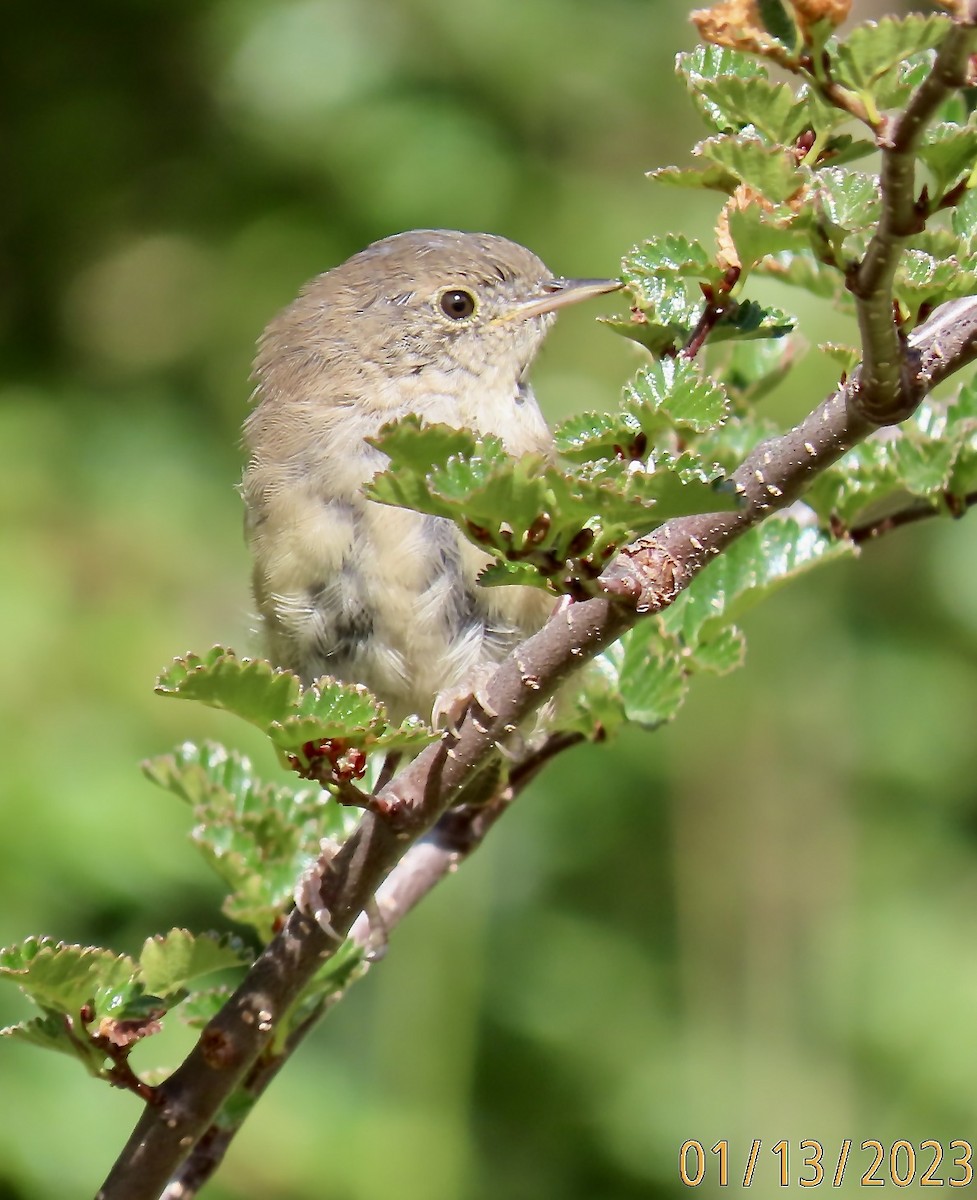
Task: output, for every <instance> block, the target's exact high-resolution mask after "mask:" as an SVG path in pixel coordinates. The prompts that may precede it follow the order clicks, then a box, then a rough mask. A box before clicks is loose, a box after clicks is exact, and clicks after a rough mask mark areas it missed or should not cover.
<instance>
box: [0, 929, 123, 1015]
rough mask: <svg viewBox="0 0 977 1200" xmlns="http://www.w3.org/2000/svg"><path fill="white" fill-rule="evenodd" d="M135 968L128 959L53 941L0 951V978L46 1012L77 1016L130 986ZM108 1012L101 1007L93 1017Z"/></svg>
mask: <svg viewBox="0 0 977 1200" xmlns="http://www.w3.org/2000/svg"><path fill="white" fill-rule="evenodd" d="M135 972H136V964H135V963H134V962H133V960H132V959H131V958H129V956H128V955H125V954H114V953H113V952H112V951H111V950H103V949H101V948H100V947H98V946H69V945H66V944H65V943H64V942H55V941H54V940H53V939H52V938H28V939H27V940H26V941H24V942H21V943H20V944H19V945H16V946H10V947H7V948H6V949H4V950H0V976H6V977H7V978H8V979H11V980H13V981H14V982H15V983H17V984H18V986H19V987H20V988H21V990H22V991H23V992H25V993H26V994H27V995H28V996H29V997H30V998H31V999H32V1000H33V1001H34V1003H35V1004H37V1005H38V1006H39V1007H41V1008H44V1009H54V1010H56V1011H59V1012H67V1013H78V1012H79V1011H80V1010H81V1009H82V1008H84V1007H85V1006H86V1005H91V1004H93V1003H94V1002H95V999H96V993H102V994H103V995H104V996H105V999H106V1004H107V1003H108V1002H109V998H110V997H111V995H112V994H113V993H115V992H116V991H118V990H119V989H122V988H124V987H125V986H126V985H128V984H129V983H130V981H131V980H132V978H133V976H134V974H135ZM105 1011H106V1005H105V1004H103V1006H102V1007H101V1009H100V1010H96V1015H102V1013H104V1012H105Z"/></svg>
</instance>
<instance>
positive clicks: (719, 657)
mask: <svg viewBox="0 0 977 1200" xmlns="http://www.w3.org/2000/svg"><path fill="white" fill-rule="evenodd" d="M745 659H746V638H745V637H744V636H743V632H742V630H740V629H738V628H737V627H736V626H735V625H726V626H725V627H724V628H722V629H719V630H717V631H716V632H715V633H714V634H713V635H712V636H711V637H709V638H707V639H706V640H704V641H700V642H699V643H698V644H697V645H696V647H695V649H694V650H693V651H692V652H691V654H690V655H689V658H688V660H687V661H688V662H689V664H690V665H691V666H693V667H695V668H696V669H697V670H700V671H708V672H709V673H710V674H711V675H728V674H729V673H730V672H731V671H735V670H737V669H738V668H739V667H741V666H742V665H743V663H744V661H745Z"/></svg>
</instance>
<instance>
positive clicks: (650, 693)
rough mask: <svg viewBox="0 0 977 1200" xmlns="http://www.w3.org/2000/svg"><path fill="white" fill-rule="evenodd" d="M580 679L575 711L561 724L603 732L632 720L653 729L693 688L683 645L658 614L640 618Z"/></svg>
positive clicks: (590, 733) (606, 733) (588, 732)
mask: <svg viewBox="0 0 977 1200" xmlns="http://www.w3.org/2000/svg"><path fill="white" fill-rule="evenodd" d="M577 684H578V686H577V689H576V691H575V693H574V697H573V701H574V712H573V713H571V714H567V716H566V719H565V720H563V721H561V725H563V726H565V727H567V728H571V729H577V730H579V731H580V732H581V733H584V734H585V735H586V736H593V735H594V733H595V732H599V733H600V735H601V736H602V737H606V736H609V735H611V734H613V733H615V732H616V731H617V730H618V729H619V728H620V727H621V726H622V725H623V724H624V723H625V722H627V721H634V722H637V723H638V724H640V725H644V726H645V727H646V728H651V729H654V728H657V727H658V726H659V725H662V724H664V723H665V722H666V721H670V720H671V719H672V717H674V716H675V713H676V712H677V711H678V709H679V708H680V707H681V705H682V702H683V700H684V699H685V694H686V691H687V690H688V684H687V679H686V672H685V670H684V668H683V665H682V656H681V647H680V645H679V644H678V642H677V641H676V639H675V638H674V637H671V636H669V635H667V634H665V633H664V632H663V630H662V627H661V622H660V621H657V620H648V621H642V622H640V623H639V624H638V625H636V626H635V627H634V629H632V630H630V631H629V632H628V633H626V634H625V635H624V637H623V638H621V639H620V641H618V642H615V643H614V645H613V646H609V647H608V648H607V649H606V650H605V651H604V652H603V653H602V654H600V655H599V656H598V657H597V658H596V659H595V660H594V661H593V662H592V663H590V664H588V666H587V667H586V668H585V670H584V671H583V672H581V673H580V674H579V675H578V677H577Z"/></svg>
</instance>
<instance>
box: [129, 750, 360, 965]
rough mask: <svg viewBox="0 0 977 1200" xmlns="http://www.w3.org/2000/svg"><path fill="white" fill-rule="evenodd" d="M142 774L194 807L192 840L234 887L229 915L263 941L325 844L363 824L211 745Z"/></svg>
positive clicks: (313, 789) (320, 795) (315, 790)
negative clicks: (261, 776) (261, 775)
mask: <svg viewBox="0 0 977 1200" xmlns="http://www.w3.org/2000/svg"><path fill="white" fill-rule="evenodd" d="M143 770H144V771H145V773H146V775H147V776H148V777H149V778H150V779H152V780H153V782H154V783H157V784H159V786H160V787H163V788H165V789H166V790H167V791H170V792H172V793H173V794H174V795H176V796H178V797H179V798H180V799H181V800H184V801H185V802H187V803H189V804H190V805H192V806H193V810H194V820H195V823H196V824H195V828H194V830H193V834H192V837H193V840H194V842H195V844H196V845H197V846H198V848H199V849H200V850H201V852H202V853H203V855H204V858H205V859H206V860H207V862H208V863H209V865H210V866H211V867H212V868H213V869H214V870H215V872H216V873H217V874H218V875H219V876H220V878H221V879H223V880H224V881H225V882H226V883H227V885H228V886H229V887H230V889H231V894H230V896H229V897H228V899H227V900H226V901H225V903H224V911H225V912H226V913H227V915H228V916H230V917H232V918H233V919H234V920H236V921H241V922H242V923H244V924H248V925H252V926H254V928H255V929H256V930H257V931H258V933H259V934H260V936H261V937H262V939H264V940H267V938H268V937H270V935H271V932H272V930H273V928H274V926H275V924H276V922H277V920H278V919H279V917H280V916H281V914H282V912H283V911H284V910H285V909H286V908H287V907H288V906H289V905H290V903H291V898H292V892H293V890H294V887H295V881H296V879H297V878H298V876H299V875H300V873H301V872H302V871H303V870H304V869H305V867H306V866H307V865H308V864H309V863H310V862H312V861H313V860H314V859H315V857H316V856H317V854H318V853H319V843H320V841H321V840H322V839H323V838H330V839H332V840H334V841H336V842H337V843H339V842H341V841H343V840H345V838H346V836H347V835H348V834H349V832H350V831H351V830H352V828H353V827H354V825H355V824H356V820H357V815H356V814H355V813H354V812H353V811H352V810H350V809H348V808H345V807H343V806H342V805H340V804H338V803H337V802H336V801H335V800H334V799H333V798H332V797H331V796H330V795H329V793H328V792H326V791H324V790H323V789H322V788H321V787H320V786H319V785H318V784H313V785H311V786H309V787H303V788H294V787H280V786H275V785H272V784H267V783H263V782H262V781H261V780H260V779H259V778H258V777H257V776H256V775H255V773H254V770H253V768H252V765H251V762H250V760H249V759H248V758H246V757H245V756H244V755H242V754H238V753H237V752H236V751H228V750H226V749H225V748H224V747H223V746H218V745H215V744H213V743H206V744H204V745H203V746H194V745H193V744H192V743H189V742H187V743H184V745H182V746H180V747H178V748H177V750H176V751H174V753H173V754H168V755H163V756H160V757H159V758H155V759H151V760H150V761H148V762H147V763H144V764H143ZM233 950H234V947H233V946H231V947H229V952H233ZM198 952H199V953H201V954H203V953H206V951H205V950H204V949H200V950H199V951H198ZM220 952H221V953H222V954H223V951H222V950H221V951H220Z"/></svg>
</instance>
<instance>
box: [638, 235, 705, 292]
mask: <svg viewBox="0 0 977 1200" xmlns="http://www.w3.org/2000/svg"><path fill="white" fill-rule="evenodd" d="M621 266H622V276H623V279H624V282H625V284H626V285H627V287H628V288H629V289H630V290H631V291H633V292H636V293H638V294H639V295H642V294H644V289H645V285H646V282H647V280H648V279H649V277H650V278H651V279H652V280H654V281H655V282H656V283H657V281H658V280H659V278H660V277H661V276H662V275H663V274H669V275H675V276H677V277H678V278H681V279H699V280H702V281H703V282H705V283H709V284H712V285H713V286H714V287H718V286H719V284H720V283H721V282H722V276H723V273H722V271H721V270H720V269H719V267H718V265H717V264H716V262H715V259H714V257H713V256H712V255H711V254H710V253H709V251H708V250H707V249H706V248H705V246H703V245H702V243H701V242H694V241H691V240H690V239H689V238H686V237H682V236H681V235H679V234H668V235H666V236H664V237H658V238H649V239H648V240H647V241H646V242H642V244H641V245H640V246H635V247H634V248H633V249H632V250H630V251H629V252H628V253H627V254H626V255H625V256H624V259H623V260H622V263H621Z"/></svg>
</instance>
